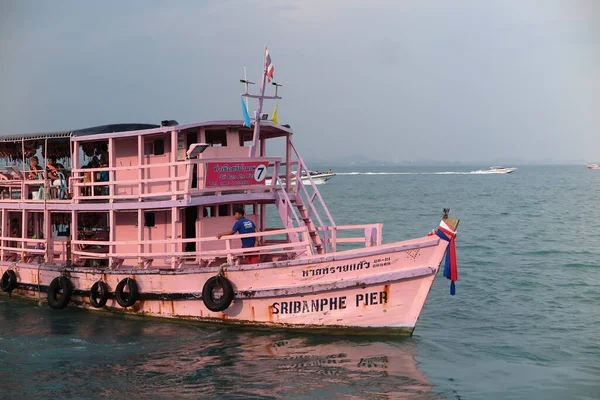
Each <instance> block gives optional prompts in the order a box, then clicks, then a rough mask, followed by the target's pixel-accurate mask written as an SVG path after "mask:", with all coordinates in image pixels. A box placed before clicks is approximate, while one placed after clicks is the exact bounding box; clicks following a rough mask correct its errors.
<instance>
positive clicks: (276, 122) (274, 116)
mask: <svg viewBox="0 0 600 400" xmlns="http://www.w3.org/2000/svg"><path fill="white" fill-rule="evenodd" d="M277 107H279V105H276V106H275V109H274V110H273V115H272V116H271V121H273V123H274V124H275V125H279V116H278V115H277Z"/></svg>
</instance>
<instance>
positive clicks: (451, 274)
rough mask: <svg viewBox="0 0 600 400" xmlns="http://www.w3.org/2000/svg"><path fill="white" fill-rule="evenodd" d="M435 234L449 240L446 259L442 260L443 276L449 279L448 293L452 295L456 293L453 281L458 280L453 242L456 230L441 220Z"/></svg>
mask: <svg viewBox="0 0 600 400" xmlns="http://www.w3.org/2000/svg"><path fill="white" fill-rule="evenodd" d="M435 234H436V235H437V236H439V237H440V239H443V240H445V241H447V242H449V243H448V249H447V250H446V260H445V262H444V277H446V278H448V279H450V294H451V295H452V296H454V294H455V293H456V287H455V285H454V282H455V281H457V280H458V264H457V262H456V244H455V243H454V239H455V238H456V230H454V229H452V228H450V226H448V224H446V222H444V221H443V220H442V222H441V223H440V226H439V227H438V230H437V231H436V232H435Z"/></svg>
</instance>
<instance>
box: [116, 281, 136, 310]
mask: <svg viewBox="0 0 600 400" xmlns="http://www.w3.org/2000/svg"><path fill="white" fill-rule="evenodd" d="M125 286H127V288H128V289H129V293H127V292H125ZM115 297H116V298H117V303H119V305H120V306H121V307H123V308H125V307H131V306H132V305H134V304H135V302H136V301H137V300H138V298H139V297H140V293H139V290H138V286H137V282H136V281H135V279H131V278H125V279H123V280H122V281H121V282H119V284H118V285H117V288H116V289H115Z"/></svg>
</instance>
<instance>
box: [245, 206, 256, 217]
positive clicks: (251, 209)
mask: <svg viewBox="0 0 600 400" xmlns="http://www.w3.org/2000/svg"><path fill="white" fill-rule="evenodd" d="M244 211H245V212H246V214H248V215H256V205H255V204H246V206H245V207H244Z"/></svg>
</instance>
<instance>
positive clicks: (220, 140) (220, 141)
mask: <svg viewBox="0 0 600 400" xmlns="http://www.w3.org/2000/svg"><path fill="white" fill-rule="evenodd" d="M205 135H206V143H208V144H209V145H210V146H211V147H221V146H227V131H226V130H224V129H219V130H207V131H206V133H205Z"/></svg>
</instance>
